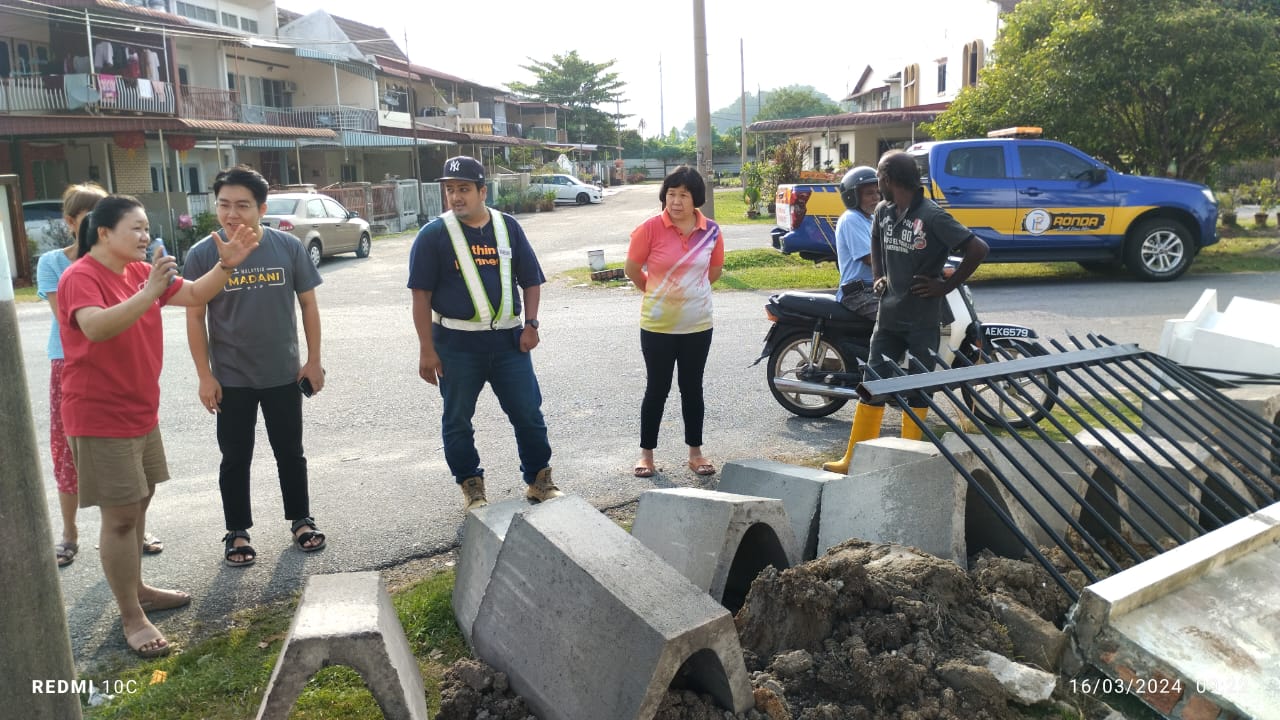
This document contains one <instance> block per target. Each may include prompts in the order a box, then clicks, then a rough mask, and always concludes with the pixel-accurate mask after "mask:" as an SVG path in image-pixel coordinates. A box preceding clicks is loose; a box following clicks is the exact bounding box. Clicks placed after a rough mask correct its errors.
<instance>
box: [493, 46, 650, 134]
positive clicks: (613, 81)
mask: <svg viewBox="0 0 1280 720" xmlns="http://www.w3.org/2000/svg"><path fill="white" fill-rule="evenodd" d="M529 60H530V62H531V63H532V64H530V65H521V66H520V67H521V68H522V69H524V70H528V71H529V72H531V73H533V75H534V77H535V78H536V79H535V81H534V82H533V83H524V82H519V81H515V82H509V83H507V87H508V88H509V89H510V90H511V91H512V92H514V93H519V94H521V95H524V96H526V97H530V98H536V99H538V100H543V101H546V102H551V103H557V104H559V105H565V106H568V108H569V112H568V117H566V119H565V128H566V130H567V131H568V135H569V141H570V142H579V141H581V142H588V143H598V144H602V145H616V144H617V140H618V129H617V128H618V122H620V121H621V119H622V118H623V117H626V116H619V115H616V114H615V113H616V104H617V102H618V101H619V100H621V99H622V90H623V88H625V87H626V83H625V82H623V81H622V80H619V79H618V73H616V72H609V68H611V67H613V64H614V63H615V62H617V61H616V60H610V61H608V62H603V63H593V62H590V61H588V60H585V59H584V58H582V57H581V56H579V55H578V51H577V50H570V51H569V52H568V54H565V55H552V56H551V60H550V61H543V60H534V59H533V58H529ZM599 106H604V107H605V108H606V109H607V110H608V112H606V111H602V110H600V109H599Z"/></svg>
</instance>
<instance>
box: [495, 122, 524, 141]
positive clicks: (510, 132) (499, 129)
mask: <svg viewBox="0 0 1280 720" xmlns="http://www.w3.org/2000/svg"><path fill="white" fill-rule="evenodd" d="M493 134H494V135H504V136H506V137H517V138H518V137H521V136H522V135H523V128H522V127H521V125H520V123H518V122H502V121H500V120H494V121H493Z"/></svg>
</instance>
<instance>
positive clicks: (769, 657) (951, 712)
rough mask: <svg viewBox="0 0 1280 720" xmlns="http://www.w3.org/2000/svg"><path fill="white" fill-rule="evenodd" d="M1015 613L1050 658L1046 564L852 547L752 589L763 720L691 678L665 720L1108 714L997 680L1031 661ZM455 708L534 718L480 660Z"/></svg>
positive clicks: (450, 677) (511, 719)
mask: <svg viewBox="0 0 1280 720" xmlns="http://www.w3.org/2000/svg"><path fill="white" fill-rule="evenodd" d="M1081 579H1083V578H1081ZM1010 604H1014V605H1017V606H1018V607H1020V608H1023V609H1022V610H1020V612H1021V613H1022V616H1025V617H1026V618H1030V620H1029V621H1026V622H1022V623H1020V625H1023V626H1025V625H1026V624H1027V623H1028V622H1029V623H1031V624H1032V625H1034V624H1036V623H1039V624H1040V625H1042V626H1043V628H1047V630H1043V629H1041V630H1040V632H1041V635H1036V634H1035V633H1034V632H1032V633H1031V635H1030V636H1031V637H1033V638H1037V639H1036V640H1035V641H1034V642H1035V643H1036V644H1038V645H1040V644H1045V643H1042V642H1041V641H1040V640H1039V639H1038V638H1040V637H1044V636H1045V635H1044V633H1046V632H1047V633H1050V634H1055V633H1056V634H1057V635H1058V636H1059V637H1060V636H1061V633H1060V632H1058V628H1059V627H1060V626H1061V624H1062V620H1063V617H1064V615H1065V613H1066V612H1067V610H1068V608H1069V607H1070V604H1071V601H1070V598H1069V597H1068V596H1067V595H1066V593H1064V592H1062V590H1061V589H1060V588H1059V587H1058V586H1057V584H1056V583H1055V582H1054V581H1053V579H1052V578H1051V577H1050V576H1049V574H1048V573H1047V572H1046V571H1045V570H1044V569H1043V568H1041V567H1040V566H1038V565H1036V564H1033V563H1028V562H1022V561H1018V560H1009V559H1005V558H998V557H994V556H990V555H985V556H983V557H980V558H977V559H976V561H975V562H974V563H973V569H972V570H971V571H969V572H966V571H964V570H963V569H961V568H960V567H959V566H957V565H956V564H955V563H952V562H949V561H946V560H942V559H940V558H937V557H934V556H932V555H928V554H925V553H923V552H920V551H918V550H915V549H912V548H906V547H902V546H898V545H890V544H871V543H868V542H864V541H861V540H850V541H848V542H846V543H844V544H842V545H839V546H837V547H835V548H832V549H831V550H830V551H829V552H828V553H827V554H826V555H824V556H823V557H821V558H818V559H816V560H813V561H811V562H808V563H804V564H802V565H798V566H796V567H793V568H790V569H787V570H783V571H778V570H775V569H773V568H766V569H765V570H764V571H763V572H762V573H761V574H760V575H759V576H758V577H757V578H756V579H755V581H754V582H753V583H752V585H751V590H750V592H749V593H748V595H747V598H746V604H745V605H744V606H743V608H742V610H740V611H739V612H738V614H737V616H736V617H735V622H736V625H737V628H738V633H739V637H740V640H741V643H742V648H743V655H744V657H745V659H746V662H747V670H748V671H749V673H750V677H751V684H752V689H753V691H754V694H755V700H756V706H755V708H753V709H752V710H750V711H748V712H746V713H742V714H736V715H735V714H733V713H730V712H726V711H725V710H724V709H723V708H721V707H718V706H717V705H716V704H715V702H714V701H713V700H712V699H711V697H710V696H708V695H704V694H700V693H698V692H696V691H695V689H689V688H680V687H679V680H678V679H677V681H676V682H675V683H673V689H671V690H670V691H669V692H668V693H667V694H666V696H665V698H664V700H663V702H662V705H661V707H660V709H659V711H658V712H657V714H656V715H655V719H656V720H729V719H731V718H732V719H733V720H1006V719H1008V720H1012V719H1015V718H1031V717H1036V718H1041V717H1045V716H1046V713H1048V714H1050V715H1052V714H1054V713H1056V712H1059V711H1065V710H1066V708H1068V707H1069V708H1071V711H1070V712H1064V713H1063V715H1062V716H1063V717H1081V716H1086V717H1101V716H1103V715H1105V714H1106V708H1105V706H1103V707H1102V708H1101V709H1097V707H1096V706H1097V703H1095V702H1093V701H1092V700H1091V699H1089V698H1072V697H1067V696H1065V695H1063V694H1062V693H1061V692H1058V693H1056V694H1055V696H1054V698H1053V699H1050V700H1048V701H1045V702H1041V703H1038V704H1037V705H1036V706H1034V707H1029V706H1027V705H1024V704H1023V703H1022V701H1019V700H1018V699H1016V698H1015V697H1014V696H1013V695H1011V694H1010V693H1009V692H1008V691H1007V690H1006V689H1005V687H1004V686H1003V685H1002V684H1001V682H1000V681H999V680H998V679H997V678H996V676H995V675H994V674H993V673H992V672H991V671H990V670H988V669H987V668H986V667H985V665H984V662H983V660H982V659H981V658H982V656H983V654H984V651H986V652H990V653H996V654H999V655H1003V656H1005V657H1009V658H1017V657H1019V656H1022V655H1025V653H1023V652H1020V650H1021V649H1020V648H1015V647H1014V645H1015V643H1017V642H1018V641H1019V638H1018V637H1015V638H1014V640H1013V641H1011V639H1010V633H1011V632H1014V633H1015V635H1019V636H1022V635H1024V634H1025V633H1026V631H1025V630H1023V629H1022V628H1013V627H1011V626H1007V625H1005V624H1003V623H1002V619H1005V620H1008V619H1009V618H1010V615H1009V608H1008V606H1009V605H1010ZM1037 616H1038V619H1037ZM1025 662H1029V661H1025ZM1042 667H1044V665H1043V664H1042ZM1045 669H1048V670H1053V669H1056V668H1053V667H1048V668H1045ZM1058 685H1059V687H1060V688H1061V687H1063V686H1064V685H1065V683H1061V682H1060V683H1058ZM441 695H442V702H441V708H440V714H439V718H440V719H441V720H472V719H484V718H491V719H493V720H525V718H526V717H532V716H531V715H530V714H529V711H528V709H527V707H526V706H525V705H524V703H523V701H521V700H520V699H519V698H518V697H516V696H515V695H514V694H512V692H511V691H510V689H509V688H508V687H507V682H506V677H505V676H504V675H502V674H501V673H497V672H495V671H493V670H492V669H491V668H488V667H487V666H485V665H484V664H483V663H480V662H477V661H475V660H461V661H459V662H457V663H455V664H454V665H453V666H452V667H451V668H450V669H449V671H448V672H446V674H445V676H444V679H443V680H442V682H441ZM1055 706H1056V709H1055ZM1090 707H1093V708H1095V709H1094V710H1092V711H1085V712H1083V713H1081V711H1080V710H1079V708H1090Z"/></svg>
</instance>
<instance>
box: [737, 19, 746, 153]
mask: <svg viewBox="0 0 1280 720" xmlns="http://www.w3.org/2000/svg"><path fill="white" fill-rule="evenodd" d="M738 67H739V68H741V74H740V75H739V78H738V82H739V90H740V91H741V93H742V102H741V103H739V105H740V106H741V109H742V127H741V128H739V130H740V132H739V135H740V136H741V137H740V138H739V140H738V146H739V147H738V149H739V150H740V151H741V155H742V157H741V158H740V159H739V160H738V174H742V166H743V165H746V164H747V55H746V50H744V49H743V46H742V38H738Z"/></svg>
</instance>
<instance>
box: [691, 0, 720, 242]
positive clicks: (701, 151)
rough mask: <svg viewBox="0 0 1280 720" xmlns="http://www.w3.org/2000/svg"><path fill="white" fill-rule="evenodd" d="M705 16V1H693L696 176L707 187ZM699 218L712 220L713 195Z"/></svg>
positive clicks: (709, 169) (708, 114) (708, 124)
mask: <svg viewBox="0 0 1280 720" xmlns="http://www.w3.org/2000/svg"><path fill="white" fill-rule="evenodd" d="M706 16H707V13H706V9H705V0H693V81H694V86H695V93H696V95H697V123H698V172H700V173H702V177H703V179H705V180H706V181H707V184H708V185H711V184H712V183H711V180H712V177H713V171H714V165H712V161H711V101H710V98H709V97H708V93H707V17H706ZM702 214H703V215H706V216H707V217H709V218H711V219H713V220H714V219H715V217H716V194H715V192H714V189H713V191H712V192H708V193H707V202H706V203H705V204H704V205H703V206H702Z"/></svg>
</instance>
